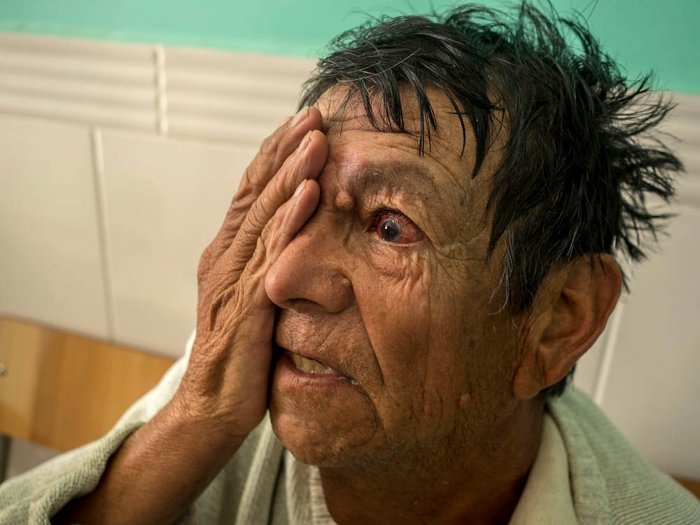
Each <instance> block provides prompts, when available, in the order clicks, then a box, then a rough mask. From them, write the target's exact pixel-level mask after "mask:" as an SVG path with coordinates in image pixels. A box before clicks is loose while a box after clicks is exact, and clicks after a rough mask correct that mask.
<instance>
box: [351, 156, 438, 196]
mask: <svg viewBox="0 0 700 525" xmlns="http://www.w3.org/2000/svg"><path fill="white" fill-rule="evenodd" d="M348 179H349V180H348V185H347V188H346V189H347V190H349V191H350V192H351V194H355V195H362V194H364V193H367V192H376V191H378V190H381V189H386V188H388V189H390V190H391V191H392V192H396V193H399V194H403V195H421V196H430V197H437V198H438V199H440V200H443V199H444V198H445V195H444V194H443V193H442V192H440V191H439V188H438V187H437V185H436V184H435V181H434V180H433V179H432V178H431V177H430V176H429V175H428V173H427V171H426V170H424V169H422V168H421V167H419V166H416V165H415V164H414V163H412V162H407V161H392V162H382V163H376V162H375V163H372V164H366V165H364V166H361V167H360V169H359V170H358V171H357V172H356V173H354V174H353V176H352V177H349V178H348Z"/></svg>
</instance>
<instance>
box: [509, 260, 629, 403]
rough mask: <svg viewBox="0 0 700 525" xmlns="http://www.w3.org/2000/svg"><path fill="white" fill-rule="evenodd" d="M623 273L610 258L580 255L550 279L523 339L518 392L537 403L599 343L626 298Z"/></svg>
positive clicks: (515, 391) (515, 380)
mask: <svg viewBox="0 0 700 525" xmlns="http://www.w3.org/2000/svg"><path fill="white" fill-rule="evenodd" d="M621 287H622V274H621V272H620V267H619V266H618V264H617V262H616V261H615V259H614V258H613V257H612V256H611V255H608V254H596V255H594V256H593V265H591V259H590V258H589V257H585V256H584V257H580V258H578V259H576V260H574V261H572V262H571V263H568V264H566V265H565V266H564V267H562V268H560V269H558V270H555V271H553V272H552V273H550V275H548V276H547V278H546V279H545V280H544V282H543V283H542V285H541V286H540V289H539V290H538V292H537V295H536V297H535V301H534V302H533V305H532V307H531V309H530V314H529V315H528V317H527V319H526V321H525V324H524V326H523V333H522V339H521V347H522V348H521V351H522V354H521V360H520V364H519V366H518V368H517V370H516V372H515V376H514V378H513V394H514V395H515V396H516V397H517V398H519V399H532V398H534V397H535V396H537V395H538V394H539V393H540V392H541V391H542V390H543V389H545V388H547V387H549V386H552V385H554V384H556V383H557V382H559V381H560V380H561V379H563V378H564V377H565V376H566V375H567V374H568V373H569V371H570V370H571V369H572V368H573V366H574V364H575V363H576V361H577V360H578V359H579V357H581V356H582V355H583V354H584V353H585V352H586V351H587V350H588V349H589V348H590V347H591V346H592V345H593V343H594V342H595V341H596V339H598V336H600V334H601V333H602V332H603V330H604V329H605V325H606V324H607V322H608V317H609V316H610V313H611V312H612V310H613V308H614V307H615V304H616V303H617V300H618V298H619V296H620V289H621Z"/></svg>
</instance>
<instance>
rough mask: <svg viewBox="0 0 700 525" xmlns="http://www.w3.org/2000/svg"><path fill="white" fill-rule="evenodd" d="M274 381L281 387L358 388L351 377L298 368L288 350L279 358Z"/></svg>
mask: <svg viewBox="0 0 700 525" xmlns="http://www.w3.org/2000/svg"><path fill="white" fill-rule="evenodd" d="M274 382H275V383H276V385H277V387H278V388H281V389H283V388H295V389H296V388H304V389H309V388H317V389H326V390H328V389H338V388H352V389H353V390H354V389H355V388H356V385H353V384H352V383H351V382H350V379H349V378H347V377H345V376H341V375H339V374H334V373H329V374H314V373H311V372H304V371H303V370H300V369H298V368H297V367H296V365H295V364H294V361H292V358H291V356H290V355H289V354H288V353H287V352H283V353H282V354H281V355H280V356H279V358H278V359H277V366H276V367H275V378H274Z"/></svg>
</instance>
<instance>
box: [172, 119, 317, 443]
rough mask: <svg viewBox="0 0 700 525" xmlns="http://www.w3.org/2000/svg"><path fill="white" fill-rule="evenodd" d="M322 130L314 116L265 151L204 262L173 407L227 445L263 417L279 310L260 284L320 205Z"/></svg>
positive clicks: (287, 129)
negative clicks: (190, 339)
mask: <svg viewBox="0 0 700 525" xmlns="http://www.w3.org/2000/svg"><path fill="white" fill-rule="evenodd" d="M321 125H322V120H321V115H320V113H319V112H318V110H316V109H315V108H310V109H308V111H307V112H306V114H305V116H304V117H302V119H301V121H300V122H297V123H296V125H294V126H292V125H291V124H290V123H286V124H284V125H283V126H282V127H280V128H279V129H278V130H277V131H276V132H275V133H274V134H273V135H272V136H270V137H269V138H268V139H267V140H266V141H265V142H264V143H263V145H262V147H261V148H260V151H259V152H258V154H257V156H256V157H255V159H254V160H253V162H252V163H251V164H250V166H249V167H248V168H247V170H246V172H245V174H244V177H243V180H242V183H241V186H240V188H239V190H238V193H237V195H236V197H235V198H234V200H233V203H232V204H231V207H230V209H229V211H228V213H227V215H226V219H225V221H224V224H223V226H222V227H221V230H220V231H219V233H218V234H217V236H216V238H215V239H214V240H213V242H212V243H211V244H210V245H209V246H208V247H207V249H206V250H205V251H204V253H203V255H202V258H201V261H200V265H199V271H198V283H199V300H198V307H197V335H196V338H195V341H194V346H193V350H192V356H191V359H190V364H189V366H188V369H187V371H186V373H185V375H184V377H183V380H182V383H181V386H180V388H179V390H178V392H177V394H176V396H175V398H174V400H173V402H175V403H177V404H178V405H179V406H180V407H181V408H182V409H183V410H184V414H185V416H186V417H189V418H194V419H195V420H197V421H201V422H205V423H207V424H213V425H214V427H215V428H217V429H219V430H220V432H221V434H222V435H223V437H224V439H230V438H245V436H246V435H247V434H248V433H249V432H250V431H251V430H253V428H255V427H256V426H257V425H258V423H259V422H260V420H261V419H262V417H263V416H264V414H265V411H266V410H267V404H268V388H269V386H268V383H269V378H270V373H271V371H270V365H271V360H272V338H273V330H274V316H275V308H274V305H273V304H272V302H271V301H270V300H269V299H268V297H267V294H266V293H265V286H264V278H265V274H266V273H267V269H268V267H269V266H270V265H271V264H272V263H273V262H274V261H275V260H276V258H277V257H278V255H279V253H280V252H281V251H282V250H283V249H284V247H285V246H286V245H287V244H288V243H289V241H290V240H291V238H292V237H293V236H294V235H295V234H296V233H297V232H298V231H299V229H301V227H302V226H303V225H304V223H305V222H306V221H307V220H308V218H309V217H310V216H311V214H312V213H313V212H314V210H315V209H316V206H317V204H318V199H319V195H320V189H319V186H318V183H317V182H316V181H315V180H314V179H316V178H317V177H318V176H319V174H320V173H321V171H322V169H323V166H324V165H325V163H326V158H327V155H328V143H327V141H326V137H325V136H324V135H323V133H321V132H320V131H319V130H320V128H321ZM295 191H296V194H295Z"/></svg>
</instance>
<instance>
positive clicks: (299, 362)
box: [290, 353, 336, 374]
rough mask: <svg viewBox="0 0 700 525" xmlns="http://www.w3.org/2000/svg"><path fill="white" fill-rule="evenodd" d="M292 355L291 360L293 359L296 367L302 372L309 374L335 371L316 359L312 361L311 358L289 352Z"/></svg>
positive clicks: (332, 372) (333, 372)
mask: <svg viewBox="0 0 700 525" xmlns="http://www.w3.org/2000/svg"><path fill="white" fill-rule="evenodd" d="M290 355H291V356H292V361H294V364H295V365H296V367H297V368H298V369H299V370H301V371H303V372H308V373H309V374H335V373H336V371H335V370H333V369H332V368H330V367H328V366H326V365H322V364H321V363H319V362H318V361H314V360H313V359H308V358H306V357H302V356H300V355H298V354H291V353H290Z"/></svg>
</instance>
